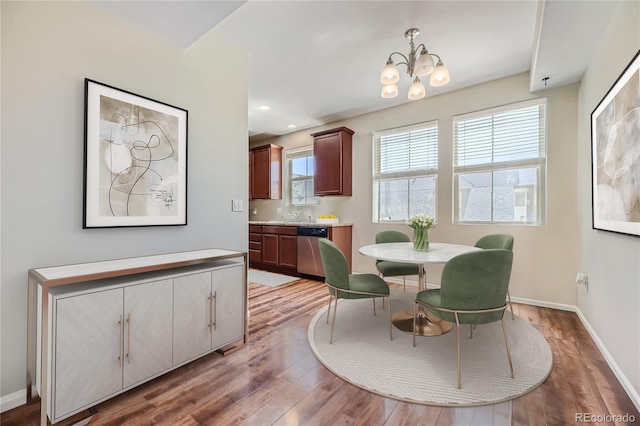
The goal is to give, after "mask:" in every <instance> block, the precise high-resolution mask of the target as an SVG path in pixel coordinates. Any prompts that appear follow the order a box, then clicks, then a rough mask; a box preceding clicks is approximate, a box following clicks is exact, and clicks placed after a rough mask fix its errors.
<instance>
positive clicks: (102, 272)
mask: <svg viewBox="0 0 640 426" xmlns="http://www.w3.org/2000/svg"><path fill="white" fill-rule="evenodd" d="M246 268H247V259H246V253H243V252H230V251H226V250H201V251H197V252H185V253H174V254H170V255H160V256H150V257H145V258H134V259H126V260H122V261H108V262H96V263H93V264H81V265H69V266H64V267H54V268H40V269H32V270H30V271H29V302H30V304H29V308H30V310H29V312H30V313H29V323H28V329H29V341H30V342H31V341H32V340H35V341H36V347H37V350H35V349H36V348H34V345H33V344H30V345H29V346H28V348H27V349H28V350H27V352H28V358H27V389H28V395H27V396H28V399H31V395H30V393H31V391H30V390H31V387H32V383H31V377H32V371H34V369H35V372H36V383H35V387H36V391H37V393H38V394H39V395H40V398H41V404H42V405H41V424H44V425H46V424H47V417H48V418H49V420H50V421H51V422H52V423H56V422H58V421H60V420H62V419H64V418H66V417H69V416H71V415H73V414H75V413H78V412H80V411H82V410H85V409H87V408H89V407H91V406H93V405H96V404H98V403H100V402H102V401H104V400H106V399H108V398H111V397H113V396H115V395H117V394H119V393H122V392H124V391H126V390H128V389H131V388H133V387H135V386H137V385H139V384H141V383H144V382H145V381H148V380H150V379H152V378H154V377H157V376H159V375H161V374H164V373H166V372H168V371H170V370H172V369H174V368H177V367H178V366H180V365H182V364H185V363H186V362H189V361H191V360H194V359H196V358H198V357H200V356H202V355H204V354H207V353H210V352H212V351H215V350H218V349H221V348H226V347H229V346H231V345H233V344H241V343H244V342H246V339H247V321H246V318H247V282H246V273H247V269H246ZM132 271H135V272H132ZM35 294H37V295H38V304H37V305H36V300H35ZM32 305H33V306H34V307H35V306H37V309H36V311H37V312H36V313H35V314H36V315H34V312H32V310H33V309H32ZM36 318H37V321H34V320H35V319H36ZM34 328H35V330H34ZM34 334H35V336H34Z"/></svg>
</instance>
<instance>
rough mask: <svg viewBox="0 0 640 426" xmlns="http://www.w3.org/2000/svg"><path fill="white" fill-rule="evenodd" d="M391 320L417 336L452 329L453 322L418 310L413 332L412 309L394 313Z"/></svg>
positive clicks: (438, 334) (445, 331)
mask: <svg viewBox="0 0 640 426" xmlns="http://www.w3.org/2000/svg"><path fill="white" fill-rule="evenodd" d="M391 322H392V323H393V325H395V326H396V328H399V329H400V330H402V331H404V332H406V333H411V334H417V335H418V336H440V335H441V334H445V333H448V332H449V331H451V329H453V323H451V322H449V321H444V320H441V319H440V318H436V317H433V316H430V317H427V313H426V312H424V311H420V312H418V318H416V330H415V333H414V330H413V310H410V309H407V310H406V311H401V312H398V313H396V314H394V315H393V318H392V320H391Z"/></svg>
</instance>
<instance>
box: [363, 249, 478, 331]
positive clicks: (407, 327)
mask: <svg viewBox="0 0 640 426" xmlns="http://www.w3.org/2000/svg"><path fill="white" fill-rule="evenodd" d="M477 250H482V249H480V248H477V247H473V246H467V245H462V244H448V243H430V244H429V250H427V251H419V250H414V248H413V243H412V242H408V243H381V244H371V245H368V246H363V247H360V248H359V249H358V252H359V253H360V254H362V255H364V256H367V257H371V258H374V259H379V260H387V261H391V262H403V263H416V264H418V265H420V267H419V268H418V291H422V290H426V289H427V277H426V269H425V268H426V265H427V264H445V263H447V262H448V261H449V260H451V259H453V258H454V257H455V256H458V255H460V254H463V253H469V252H472V251H477ZM392 322H393V324H394V325H395V326H396V327H397V328H399V329H400V330H403V331H406V332H408V333H412V334H417V335H421V336H437V335H441V334H444V333H447V332H448V331H450V330H451V329H452V328H453V324H452V323H450V322H448V321H443V320H440V319H439V318H432V317H429V316H428V314H427V312H426V311H424V310H422V309H420V311H419V312H418V315H417V317H416V319H415V321H414V313H413V311H412V310H410V309H406V310H403V311H401V312H398V313H396V314H394V315H393V318H392ZM414 323H415V325H414Z"/></svg>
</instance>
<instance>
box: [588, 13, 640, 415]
mask: <svg viewBox="0 0 640 426" xmlns="http://www.w3.org/2000/svg"><path fill="white" fill-rule="evenodd" d="M639 49H640V3H639V2H637V1H629V2H627V1H623V2H621V4H620V7H619V9H618V12H617V14H616V15H615V17H614V19H613V21H612V23H611V26H610V27H609V30H608V32H607V34H606V36H605V37H604V38H603V40H602V42H601V44H600V46H597V49H596V50H595V52H594V55H593V60H592V62H591V64H590V66H589V67H588V69H587V72H586V73H585V76H584V78H583V80H582V84H581V87H580V93H579V95H580V98H579V99H580V100H579V140H578V143H579V146H578V159H579V162H578V182H579V184H578V207H579V209H580V212H581V214H580V216H579V218H580V219H581V221H580V237H581V244H580V247H581V251H582V255H581V270H582V271H584V272H585V273H587V275H588V277H589V288H588V291H587V290H586V289H585V288H583V287H581V288H579V291H578V296H577V305H578V307H579V308H580V310H581V312H582V313H583V314H584V316H585V317H586V319H587V320H588V322H589V324H591V326H592V327H593V330H594V331H595V332H596V333H597V335H598V336H599V338H600V339H601V341H602V343H603V344H604V345H605V346H606V350H607V351H608V353H609V354H610V356H611V358H612V359H613V360H614V362H615V363H616V364H617V365H618V367H619V368H620V370H621V372H622V373H623V374H624V376H626V379H627V380H628V382H627V383H623V384H625V385H627V390H628V391H629V390H630V389H629V387H631V388H632V389H631V392H635V399H636V403H638V401H640V397H639V396H638V395H639V394H640V238H639V237H633V236H629V235H622V234H615V233H611V232H605V231H595V230H593V229H592V222H591V218H592V216H591V112H592V111H593V110H594V109H595V107H596V105H597V104H598V103H599V102H600V100H601V99H602V98H603V97H604V95H605V94H606V93H607V91H608V90H609V88H610V87H611V86H612V85H613V83H614V82H615V81H616V79H617V78H618V76H619V75H620V73H622V71H623V70H624V69H625V67H626V66H627V64H628V63H629V61H631V59H632V58H633V56H634V55H635V54H636V52H638V50H639ZM621 414H623V413H621Z"/></svg>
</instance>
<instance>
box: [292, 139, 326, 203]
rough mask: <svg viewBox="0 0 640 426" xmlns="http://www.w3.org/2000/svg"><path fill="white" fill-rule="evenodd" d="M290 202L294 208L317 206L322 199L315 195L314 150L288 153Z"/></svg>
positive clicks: (304, 149)
mask: <svg viewBox="0 0 640 426" xmlns="http://www.w3.org/2000/svg"><path fill="white" fill-rule="evenodd" d="M286 155H287V170H288V177H289V179H288V182H289V191H288V192H289V200H290V203H291V205H292V206H315V205H318V204H320V198H319V197H316V196H315V195H313V148H312V147H308V148H303V149H298V150H294V151H287V154H286Z"/></svg>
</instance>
